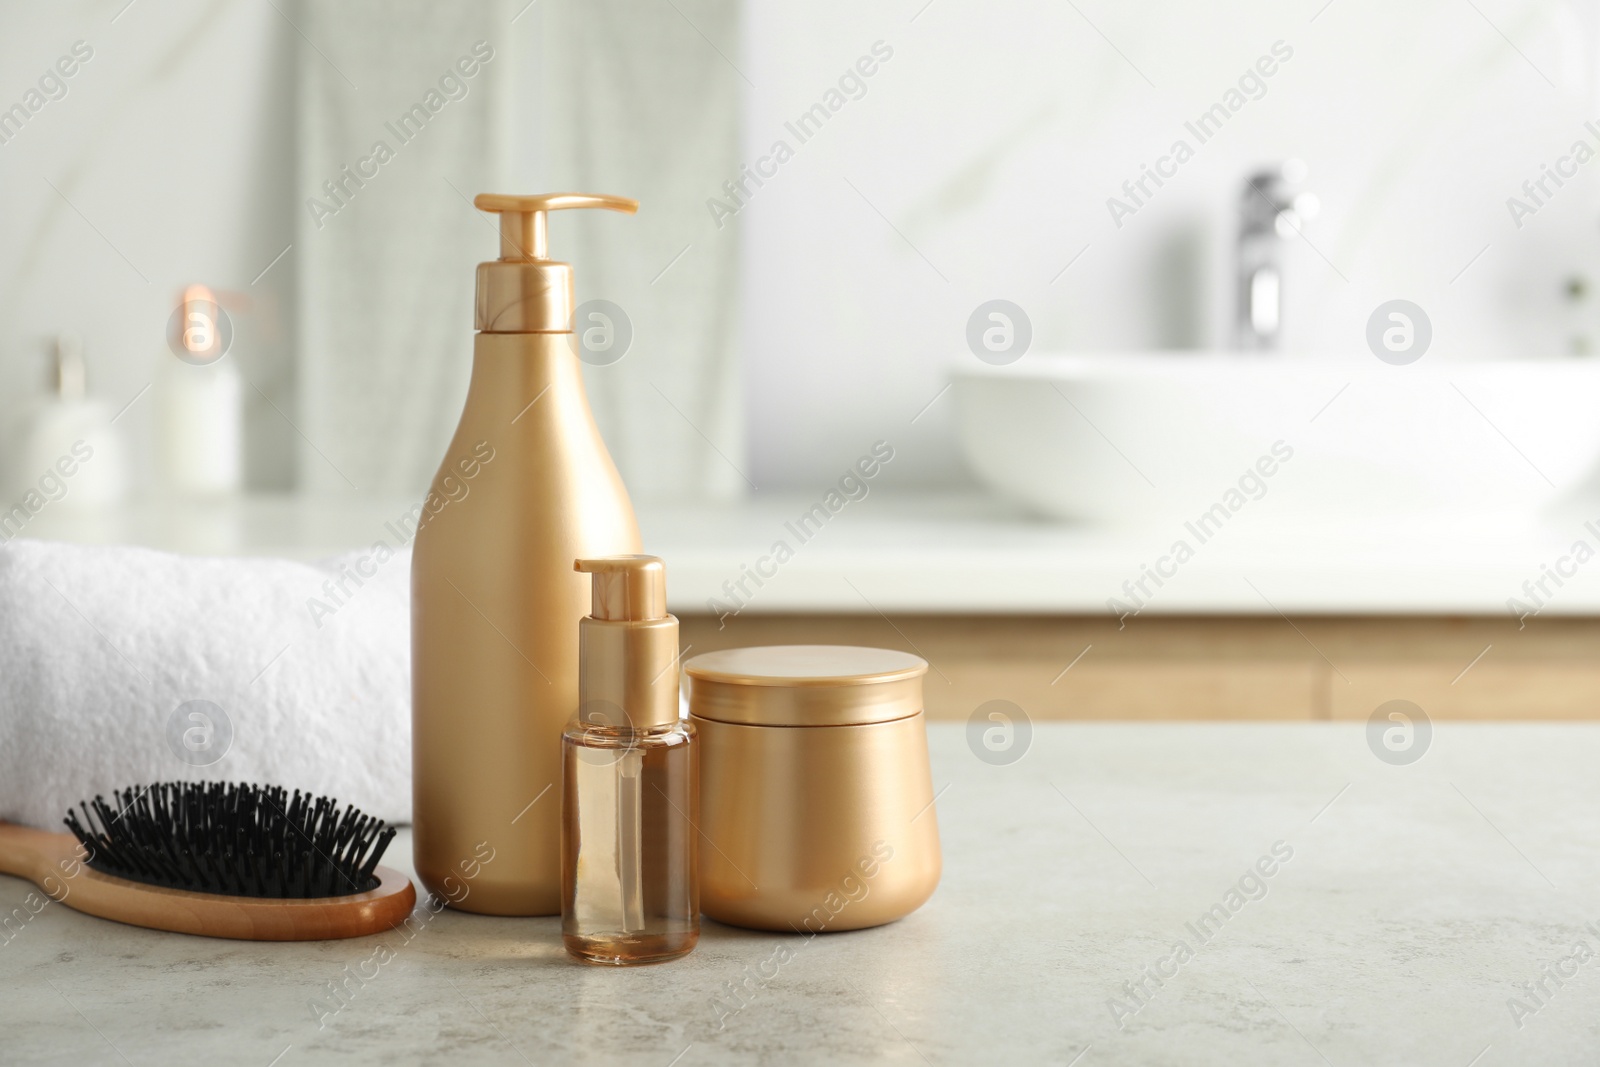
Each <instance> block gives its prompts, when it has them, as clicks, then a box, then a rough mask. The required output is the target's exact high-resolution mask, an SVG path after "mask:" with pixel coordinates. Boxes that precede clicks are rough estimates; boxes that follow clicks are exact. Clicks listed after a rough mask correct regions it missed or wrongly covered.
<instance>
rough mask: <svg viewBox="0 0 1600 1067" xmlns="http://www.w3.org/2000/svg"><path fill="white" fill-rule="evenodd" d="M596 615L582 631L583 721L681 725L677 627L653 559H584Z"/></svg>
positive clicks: (662, 572) (640, 726) (639, 726)
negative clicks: (668, 611)
mask: <svg viewBox="0 0 1600 1067" xmlns="http://www.w3.org/2000/svg"><path fill="white" fill-rule="evenodd" d="M573 569H574V570H577V571H580V572H582V573H585V574H588V575H590V576H591V577H592V578H593V585H594V588H593V592H592V594H591V595H592V597H593V607H592V608H591V609H590V614H589V615H588V616H587V617H586V618H584V619H582V620H581V621H580V622H579V623H578V721H579V722H581V723H583V724H584V725H586V726H610V727H628V728H632V729H635V730H648V729H653V728H656V727H661V726H670V725H672V724H673V723H675V722H677V721H678V671H677V660H678V620H677V619H676V618H674V617H673V616H671V615H669V614H667V568H666V566H665V565H664V564H663V563H662V562H661V560H660V559H659V558H657V557H655V556H600V557H597V558H594V559H580V560H577V561H576V562H574V563H573Z"/></svg>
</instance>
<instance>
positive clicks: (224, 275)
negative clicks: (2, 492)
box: [0, 0, 295, 487]
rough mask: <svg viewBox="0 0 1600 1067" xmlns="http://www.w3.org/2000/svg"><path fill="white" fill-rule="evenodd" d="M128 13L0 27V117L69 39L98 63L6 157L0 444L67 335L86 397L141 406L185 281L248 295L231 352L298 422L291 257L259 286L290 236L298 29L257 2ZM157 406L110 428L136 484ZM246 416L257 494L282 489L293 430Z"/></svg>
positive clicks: (38, 14) (198, 0)
mask: <svg viewBox="0 0 1600 1067" xmlns="http://www.w3.org/2000/svg"><path fill="white" fill-rule="evenodd" d="M125 3H126V0H95V2H77V3H63V4H49V5H43V4H26V5H25V4H7V5H6V6H5V8H4V10H3V13H0V108H4V107H9V106H10V105H11V104H13V103H15V102H17V101H18V100H20V99H21V98H22V97H23V94H24V93H25V92H26V91H27V90H28V89H29V88H30V87H32V86H33V85H34V84H35V83H36V81H37V79H38V78H39V76H40V75H41V74H43V73H44V72H45V71H46V70H47V69H48V68H50V67H51V66H52V65H53V64H54V63H55V61H56V59H57V58H58V57H59V56H61V55H63V54H65V53H67V52H68V51H69V50H70V48H71V46H72V44H73V43H74V42H75V41H79V40H82V41H84V42H85V43H86V44H87V45H88V46H89V47H90V48H92V49H93V58H92V59H90V60H89V61H88V62H87V63H85V64H83V66H82V68H81V69H80V70H79V71H78V72H77V73H76V74H75V75H74V76H73V77H72V78H71V79H70V80H68V82H67V85H68V92H67V94H66V96H65V97H63V98H62V99H59V100H55V101H52V102H50V103H49V104H47V105H46V106H45V107H44V108H42V109H41V110H40V111H39V112H38V113H37V114H35V115H34V116H33V117H32V118H31V119H30V120H29V121H28V123H27V124H26V126H24V127H23V129H22V131H21V133H20V134H18V135H17V136H16V137H14V138H13V139H12V140H10V141H9V142H8V143H6V144H4V145H0V204H3V207H0V427H3V428H6V429H14V428H15V425H16V420H17V417H18V414H19V412H20V411H21V410H22V409H23V408H25V407H26V405H27V403H28V402H29V401H30V400H31V399H32V398H34V397H36V396H37V395H38V393H39V392H40V391H41V390H42V387H43V382H44V376H45V369H46V366H47V364H46V361H45V357H44V351H45V348H44V346H45V342H46V339H47V338H48V337H50V336H52V335H54V334H56V333H57V332H59V331H62V330H72V331H76V332H77V333H79V334H81V335H82V336H83V337H84V339H85V348H86V358H87V361H88V364H89V374H90V389H91V392H92V393H93V394H95V395H97V396H99V397H102V398H104V399H105V400H107V401H108V402H109V403H111V404H112V405H113V407H121V406H122V405H123V404H124V403H126V402H127V401H128V400H131V399H132V398H133V397H135V396H136V395H137V394H138V393H139V391H140V390H141V389H143V388H144V387H145V386H146V385H147V384H149V383H150V381H151V380H152V378H153V376H154V373H155V371H156V368H157V367H158V366H159V365H160V361H161V360H162V359H163V358H165V359H169V360H170V359H171V358H172V357H171V356H170V355H169V354H167V349H166V347H165V340H164V331H165V329H166V324H167V317H168V315H169V314H170V313H171V312H172V309H173V307H174V306H175V304H176V302H177V296H178V293H179V291H180V290H181V288H182V287H183V286H184V285H186V284H189V283H193V282H202V283H205V284H207V285H210V286H212V287H213V288H215V289H219V290H233V291H237V292H240V293H244V294H247V295H248V298H249V307H248V308H247V309H243V310H238V311H236V312H235V313H234V314H233V319H234V323H235V328H236V334H235V342H234V348H233V353H234V355H235V356H236V357H237V359H238V360H239V365H240V366H241V368H242V369H243V371H244V373H245V374H246V375H247V376H249V378H250V379H251V380H252V381H254V382H255V384H256V385H257V386H259V387H260V389H261V391H262V392H263V393H265V394H267V395H268V396H271V397H272V398H273V402H274V403H276V404H277V405H278V407H279V408H281V409H283V410H284V411H285V412H286V413H292V411H293V406H292V396H293V388H292V380H291V378H292V365H291V361H290V360H289V359H288V358H287V354H288V351H289V349H288V344H289V340H290V337H291V335H292V326H293V323H292V319H291V314H292V308H291V306H290V303H289V301H288V299H287V295H288V294H291V293H293V291H294V269H295V262H294V254H293V252H292V251H291V252H290V254H289V255H287V256H285V257H284V258H283V259H282V260H280V261H279V262H278V264H277V265H276V266H274V267H273V268H272V270H271V271H269V272H268V273H267V274H266V275H265V276H263V277H261V278H260V280H259V281H256V280H255V279H256V278H257V275H258V274H260V272H261V271H262V270H263V269H264V268H265V267H266V266H267V265H268V263H270V262H271V261H272V259H273V257H274V256H276V255H277V254H278V253H279V252H280V251H282V249H283V248H284V246H285V245H286V244H287V243H288V242H289V240H290V235H291V233H292V226H291V224H290V219H291V212H292V211H293V207H294V205H293V188H292V179H293V174H294V169H293V160H294V156H293V152H294V146H293V141H292V138H291V132H292V131H291V129H290V125H289V119H290V114H291V113H290V110H289V103H290V102H291V101H292V100H293V92H294V88H293V81H292V75H293V65H292V48H291V47H290V46H291V42H292V40H293V39H294V30H293V29H292V28H291V27H290V26H289V24H288V23H287V22H286V21H285V19H284V17H283V16H282V15H280V14H279V13H278V12H277V11H276V10H275V9H274V7H273V6H272V5H271V4H267V3H248V4H241V3H229V2H223V0H171V2H165V3H162V4H149V3H138V4H134V5H133V6H132V7H129V8H127V9H126V10H123V7H124V4H125ZM290 9H291V10H292V8H290ZM119 12H120V14H119ZM113 20H115V21H113ZM52 185H54V186H55V188H54V189H52V187H51V186H52ZM56 190H59V193H58V192H57V191H56ZM69 201H70V203H69ZM252 282H254V284H252ZM153 392H154V390H152V393H153ZM151 400H152V395H151V393H147V394H145V396H144V397H143V398H141V399H140V400H139V401H138V402H137V403H135V404H134V406H133V407H131V408H130V409H129V410H128V412H127V414H126V415H124V416H123V418H122V419H121V420H119V422H118V427H119V428H120V429H122V430H123V431H124V433H125V437H126V439H127V441H128V444H129V447H130V449H131V450H132V453H133V454H132V457H131V458H132V460H133V463H132V466H133V468H134V470H135V471H136V472H140V473H141V475H142V474H143V472H144V471H146V470H147V468H148V462H147V460H146V456H147V449H148V444H149V441H150V439H151V437H152V423H151V420H152V419H153V418H154V417H155V408H154V405H153V404H152V403H151ZM245 400H246V407H247V433H248V434H249V435H250V446H249V449H248V454H249V457H250V463H251V468H250V470H249V472H248V473H249V477H250V481H251V483H252V484H253V485H255V486H257V487H272V486H287V485H289V484H290V481H291V478H292V476H293V464H294V453H295V431H294V430H293V429H292V427H290V426H289V425H288V424H287V423H286V422H285V421H284V416H283V415H281V414H279V413H278V411H277V410H274V408H273V406H272V405H271V404H269V403H267V402H266V400H264V399H263V397H262V396H261V395H260V394H258V393H256V392H255V390H253V389H250V388H248V387H247V388H246V389H245Z"/></svg>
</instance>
